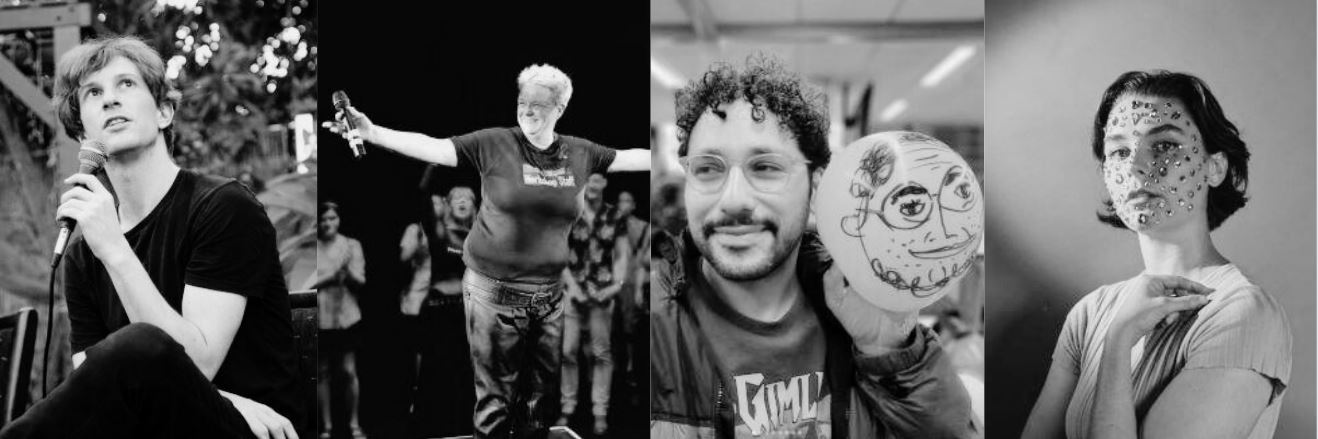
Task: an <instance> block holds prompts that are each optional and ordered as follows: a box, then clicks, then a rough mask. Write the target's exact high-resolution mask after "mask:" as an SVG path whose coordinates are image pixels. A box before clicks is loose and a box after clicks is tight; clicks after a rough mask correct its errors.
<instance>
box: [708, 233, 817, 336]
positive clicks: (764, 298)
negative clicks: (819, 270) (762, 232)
mask: <svg viewBox="0 0 1318 439" xmlns="http://www.w3.org/2000/svg"><path fill="white" fill-rule="evenodd" d="M700 271H701V272H702V274H704V277H705V279H706V280H707V281H708V282H709V286H710V289H712V290H713V291H714V294H716V295H718V297H719V298H720V299H722V300H723V301H724V302H725V303H727V304H728V306H730V307H732V309H734V310H736V311H737V312H739V313H741V314H742V315H745V316H747V317H750V318H751V319H753V320H757V321H761V322H776V321H778V320H781V319H782V318H783V316H785V315H787V312H788V311H790V310H791V309H792V306H793V305H795V304H796V301H797V300H800V299H801V297H802V296H803V293H802V291H801V283H800V282H799V281H798V280H797V278H796V251H795V250H793V251H792V252H791V255H790V256H788V258H787V260H784V261H783V263H782V264H781V265H779V266H778V268H776V269H774V270H773V272H771V273H769V274H768V275H767V276H764V277H761V278H759V279H753V280H746V281H737V280H730V279H726V278H724V277H723V276H720V275H719V274H718V272H716V271H715V270H714V267H712V266H710V265H709V262H708V261H706V260H705V259H703V258H702V259H701V260H700Z"/></svg>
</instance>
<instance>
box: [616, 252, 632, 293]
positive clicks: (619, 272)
mask: <svg viewBox="0 0 1318 439" xmlns="http://www.w3.org/2000/svg"><path fill="white" fill-rule="evenodd" d="M628 264H629V262H628V261H627V254H626V253H623V254H622V255H621V257H616V258H614V259H613V285H617V286H620V287H621V286H622V284H623V283H626V282H627V265H628Z"/></svg>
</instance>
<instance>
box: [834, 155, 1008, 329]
mask: <svg viewBox="0 0 1318 439" xmlns="http://www.w3.org/2000/svg"><path fill="white" fill-rule="evenodd" d="M844 188H845V189H844ZM818 196H819V197H820V200H819V203H820V204H819V206H818V209H817V213H818V214H819V219H820V223H819V224H820V235H821V237H822V238H823V239H824V244H825V245H826V246H827V247H828V248H829V250H830V252H832V253H834V260H835V261H837V262H838V264H839V265H840V268H842V270H843V273H844V274H845V275H846V276H847V279H848V280H849V281H851V282H852V283H853V284H860V286H861V287H862V289H863V290H864V291H865V293H863V294H862V295H864V296H867V298H868V299H871V302H875V303H876V304H878V305H879V306H881V307H884V308H888V309H898V310H903V309H914V308H918V307H921V306H924V305H927V304H928V302H932V301H933V300H936V299H937V298H938V297H941V295H939V293H940V292H943V291H944V288H945V287H946V286H947V285H948V284H949V282H951V281H952V280H954V279H956V278H958V277H959V276H960V275H961V274H964V273H965V272H966V270H967V269H969V268H970V266H971V265H972V264H974V259H975V258H974V256H975V253H976V252H975V251H974V250H975V249H977V248H978V247H979V241H980V239H981V237H982V231H983V212H984V210H983V203H982V201H981V199H982V198H983V195H982V192H981V189H980V187H979V182H978V180H977V179H976V178H975V175H974V172H973V171H972V170H971V169H970V167H969V165H968V164H966V162H965V160H964V159H962V158H961V156H959V155H957V154H956V152H954V151H953V150H952V149H951V148H950V147H948V146H947V145H945V144H943V143H942V142H940V141H938V140H937V139H934V138H932V137H929V136H927V135H924V134H920V133H913V132H888V133H880V134H876V135H872V136H869V137H866V138H863V139H861V140H858V141H856V142H853V143H852V144H851V145H850V146H848V147H846V148H844V149H843V150H841V151H839V152H838V153H836V154H835V157H834V160H833V161H832V163H831V164H830V166H829V169H828V170H826V171H825V176H824V180H823V181H822V182H821V184H820V191H819V194H818ZM829 224H836V226H834V227H835V228H834V227H830V226H828V225H829ZM839 232H840V233H839ZM857 247H858V250H859V253H860V254H855V253H857V252H856V250H857ZM849 255H854V256H855V257H847V256H849ZM861 256H863V258H861ZM867 284H868V285H867ZM894 293H897V295H896V297H891V296H893V294H894ZM903 295H904V296H905V297H904V298H903V297H900V296H903ZM884 296H890V297H884Z"/></svg>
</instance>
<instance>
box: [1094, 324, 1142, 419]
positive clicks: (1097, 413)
mask: <svg viewBox="0 0 1318 439" xmlns="http://www.w3.org/2000/svg"><path fill="white" fill-rule="evenodd" d="M1132 387H1133V384H1132V382H1131V380H1130V344H1127V343H1124V342H1122V337H1120V336H1115V337H1109V338H1108V340H1107V341H1106V346H1105V347H1104V348H1103V356H1102V358H1100V359H1099V367H1098V381H1097V383H1096V384H1095V385H1094V388H1095V390H1094V406H1093V408H1092V409H1091V410H1090V417H1091V419H1090V422H1089V437H1091V438H1095V439H1102V438H1134V437H1137V436H1138V435H1139V428H1138V425H1137V424H1136V421H1135V398H1134V396H1133V394H1132V390H1131V389H1132Z"/></svg>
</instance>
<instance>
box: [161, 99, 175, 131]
mask: <svg viewBox="0 0 1318 439" xmlns="http://www.w3.org/2000/svg"><path fill="white" fill-rule="evenodd" d="M177 106H178V104H175V103H174V102H172V101H169V100H166V101H164V102H161V103H160V105H157V106H156V129H160V130H163V129H165V128H169V126H170V125H173V124H174V111H175V108H176V107H177Z"/></svg>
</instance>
